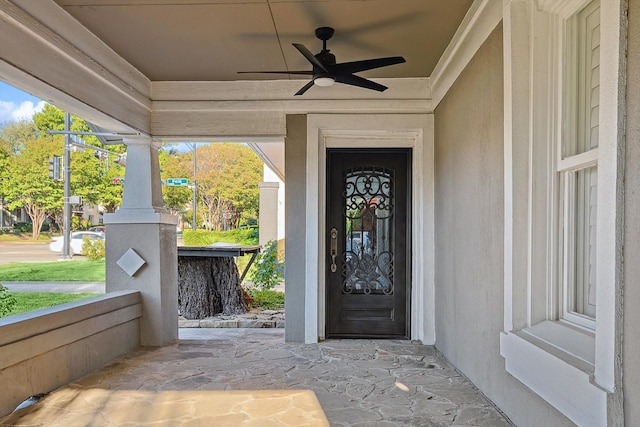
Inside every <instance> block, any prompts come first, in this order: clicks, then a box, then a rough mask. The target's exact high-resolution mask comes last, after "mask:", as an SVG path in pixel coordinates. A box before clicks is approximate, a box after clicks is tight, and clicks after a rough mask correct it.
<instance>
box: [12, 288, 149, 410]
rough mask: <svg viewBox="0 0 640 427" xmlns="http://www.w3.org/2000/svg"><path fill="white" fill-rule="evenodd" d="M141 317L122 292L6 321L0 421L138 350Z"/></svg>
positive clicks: (133, 299)
mask: <svg viewBox="0 0 640 427" xmlns="http://www.w3.org/2000/svg"><path fill="white" fill-rule="evenodd" d="M141 316H142V304H141V296H140V292H137V291H121V292H113V293H109V294H106V295H103V296H99V297H96V298H90V299H87V300H84V301H79V302H74V303H69V304H63V305H60V306H57V307H53V308H47V309H42V310H37V311H33V312H30V313H24V314H20V315H16V316H10V317H8V318H4V319H0V384H1V386H2V392H1V393H0V395H1V396H2V397H1V398H0V416H3V415H6V414H8V413H10V412H11V411H13V410H14V409H15V407H16V406H17V405H19V404H20V403H21V402H22V401H24V400H25V399H26V398H27V397H29V396H33V395H36V394H40V393H46V392H49V391H51V390H53V389H56V388H58V387H60V386H62V385H65V384H68V383H69V382H71V381H73V380H75V379H77V378H79V377H81V376H83V375H85V374H87V373H89V372H91V371H94V370H96V369H98V368H100V367H102V366H104V365H106V364H107V363H109V362H110V361H112V360H113V359H115V358H116V357H119V356H121V355H123V354H126V353H128V352H130V351H131V350H133V349H134V348H136V347H138V346H139V345H140V323H139V319H140V317H141Z"/></svg>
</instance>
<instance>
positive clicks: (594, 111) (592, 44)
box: [562, 2, 600, 158]
mask: <svg viewBox="0 0 640 427" xmlns="http://www.w3.org/2000/svg"><path fill="white" fill-rule="evenodd" d="M567 25H568V28H567V34H568V39H569V42H570V45H569V46H568V49H569V52H570V53H569V55H568V58H569V60H568V63H567V70H566V77H565V78H566V84H567V88H568V100H567V101H568V105H567V117H566V121H567V124H568V126H569V127H568V129H567V133H566V135H565V138H564V141H563V148H562V157H563V158H564V157H569V156H574V155H576V154H580V153H584V152H585V151H589V150H591V149H593V148H596V147H598V130H599V129H598V122H599V119H600V5H599V2H593V3H591V4H589V5H588V6H587V7H585V8H584V9H583V10H582V11H581V12H580V13H578V14H577V15H576V16H575V17H574V18H573V19H571V20H570V21H569V22H568V23H567Z"/></svg>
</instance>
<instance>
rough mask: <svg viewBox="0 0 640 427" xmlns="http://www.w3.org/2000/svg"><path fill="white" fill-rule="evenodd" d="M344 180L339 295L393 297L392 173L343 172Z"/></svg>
mask: <svg viewBox="0 0 640 427" xmlns="http://www.w3.org/2000/svg"><path fill="white" fill-rule="evenodd" d="M343 180H344V187H343V188H344V189H345V190H344V193H343V197H344V202H345V205H344V212H343V216H344V221H345V231H346V239H345V242H346V244H345V246H346V247H345V248H344V252H343V254H342V260H343V263H342V279H343V281H342V293H343V294H367V295H368V294H383V295H392V294H393V261H394V260H393V258H394V256H393V248H392V243H391V242H393V233H394V229H393V228H394V221H393V215H394V201H393V197H394V194H393V193H394V191H393V187H394V171H393V170H391V169H387V168H381V167H375V166H363V167H359V168H351V169H347V170H346V171H345V172H344V175H343Z"/></svg>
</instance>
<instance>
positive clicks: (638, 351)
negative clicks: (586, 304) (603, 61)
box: [623, 0, 640, 426]
mask: <svg viewBox="0 0 640 427" xmlns="http://www.w3.org/2000/svg"><path fill="white" fill-rule="evenodd" d="M627 51H628V69H627V79H628V80H627V101H628V103H627V118H628V119H627V142H626V162H625V168H626V171H625V234H624V240H625V244H624V252H625V253H624V259H625V263H624V273H623V274H624V282H625V286H624V340H623V343H624V347H623V352H624V353H623V392H624V416H625V424H626V425H629V426H632V425H640V334H638V325H640V310H638V304H637V303H638V302H640V286H638V283H640V263H638V262H637V261H636V260H637V259H638V257H639V256H640V215H638V213H639V212H640V122H639V121H638V120H637V118H638V117H640V0H630V1H629V46H628V49H627Z"/></svg>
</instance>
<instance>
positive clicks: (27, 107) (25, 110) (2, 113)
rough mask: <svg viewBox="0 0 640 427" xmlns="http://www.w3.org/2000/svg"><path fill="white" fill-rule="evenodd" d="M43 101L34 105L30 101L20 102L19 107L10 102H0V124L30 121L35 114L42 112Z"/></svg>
mask: <svg viewBox="0 0 640 427" xmlns="http://www.w3.org/2000/svg"><path fill="white" fill-rule="evenodd" d="M44 105H45V101H39V102H38V103H37V104H34V103H33V102H31V101H22V102H21V103H20V105H18V104H16V103H15V102H11V101H0V123H2V122H9V121H18V120H22V119H31V118H32V117H33V115H34V114H35V113H38V112H40V111H42V109H43V108H44Z"/></svg>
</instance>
